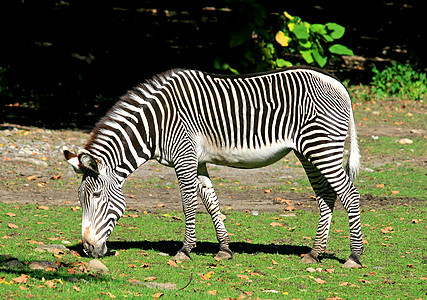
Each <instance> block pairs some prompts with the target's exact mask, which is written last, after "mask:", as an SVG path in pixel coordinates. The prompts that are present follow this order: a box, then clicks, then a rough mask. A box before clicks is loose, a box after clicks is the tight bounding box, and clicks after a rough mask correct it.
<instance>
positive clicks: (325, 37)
mask: <svg viewBox="0 0 427 300" xmlns="http://www.w3.org/2000/svg"><path fill="white" fill-rule="evenodd" d="M322 36H323V38H324V39H325V40H326V41H327V42H328V43H330V42H333V41H334V39H333V38H332V37H331V36H330V35H328V34H326V33H325V34H322Z"/></svg>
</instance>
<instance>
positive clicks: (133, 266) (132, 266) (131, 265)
mask: <svg viewBox="0 0 427 300" xmlns="http://www.w3.org/2000/svg"><path fill="white" fill-rule="evenodd" d="M128 268H136V265H135V264H130V265H128Z"/></svg>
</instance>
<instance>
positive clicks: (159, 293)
mask: <svg viewBox="0 0 427 300" xmlns="http://www.w3.org/2000/svg"><path fill="white" fill-rule="evenodd" d="M163 295H164V294H163V293H161V292H158V293H155V294H153V299H159V298H160V297H162V296H163Z"/></svg>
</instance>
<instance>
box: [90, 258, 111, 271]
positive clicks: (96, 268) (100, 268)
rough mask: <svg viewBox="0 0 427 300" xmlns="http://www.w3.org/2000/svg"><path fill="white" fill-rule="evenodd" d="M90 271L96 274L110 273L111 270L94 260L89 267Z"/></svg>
mask: <svg viewBox="0 0 427 300" xmlns="http://www.w3.org/2000/svg"><path fill="white" fill-rule="evenodd" d="M87 268H88V270H89V271H92V272H95V273H108V272H109V271H110V270H109V269H108V268H107V267H106V266H105V265H104V264H103V263H102V262H101V261H100V260H98V259H92V260H90V261H89V264H88V266H87Z"/></svg>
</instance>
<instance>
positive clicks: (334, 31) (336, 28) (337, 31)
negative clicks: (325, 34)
mask: <svg viewBox="0 0 427 300" xmlns="http://www.w3.org/2000/svg"><path fill="white" fill-rule="evenodd" d="M326 28H328V30H330V31H331V33H330V36H331V37H332V38H333V39H335V40H337V39H340V38H342V36H343V35H344V32H345V27H343V26H341V25H338V24H337V23H326Z"/></svg>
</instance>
